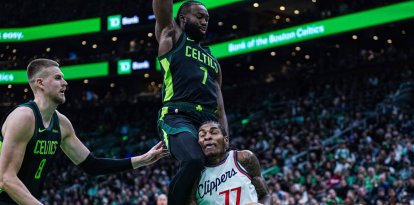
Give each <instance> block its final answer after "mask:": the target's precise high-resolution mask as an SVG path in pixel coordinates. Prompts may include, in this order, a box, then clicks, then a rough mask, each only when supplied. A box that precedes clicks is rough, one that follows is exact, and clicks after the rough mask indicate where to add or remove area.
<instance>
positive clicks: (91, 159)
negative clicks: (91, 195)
mask: <svg viewBox="0 0 414 205" xmlns="http://www.w3.org/2000/svg"><path fill="white" fill-rule="evenodd" d="M78 166H79V167H80V168H82V169H83V171H85V172H86V173H88V174H91V175H103V174H113V173H117V172H122V171H127V170H130V169H132V168H133V167H132V162H131V159H109V158H96V157H95V156H93V155H92V153H90V154H89V155H88V157H87V158H86V159H85V160H84V161H83V162H81V163H80V164H79V165H78Z"/></svg>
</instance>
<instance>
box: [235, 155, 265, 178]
mask: <svg viewBox="0 0 414 205" xmlns="http://www.w3.org/2000/svg"><path fill="white" fill-rule="evenodd" d="M237 160H238V161H239V163H240V164H241V165H242V166H243V167H244V168H245V169H246V171H247V172H248V173H249V174H250V175H251V176H260V164H259V160H258V159H257V157H256V156H255V155H254V153H253V152H251V151H250V150H240V151H237Z"/></svg>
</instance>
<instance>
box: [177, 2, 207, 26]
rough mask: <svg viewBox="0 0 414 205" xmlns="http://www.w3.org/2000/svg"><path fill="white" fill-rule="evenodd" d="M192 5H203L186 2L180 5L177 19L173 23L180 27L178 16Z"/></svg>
mask: <svg viewBox="0 0 414 205" xmlns="http://www.w3.org/2000/svg"><path fill="white" fill-rule="evenodd" d="M192 5H203V6H204V4H203V3H201V2H199V1H192V0H191V1H186V2H185V3H183V4H181V6H180V8H179V9H178V12H177V17H176V18H175V22H177V24H178V25H180V23H181V21H180V15H182V14H185V13H187V12H188V11H187V9H188V7H190V6H192ZM204 7H205V6H204Z"/></svg>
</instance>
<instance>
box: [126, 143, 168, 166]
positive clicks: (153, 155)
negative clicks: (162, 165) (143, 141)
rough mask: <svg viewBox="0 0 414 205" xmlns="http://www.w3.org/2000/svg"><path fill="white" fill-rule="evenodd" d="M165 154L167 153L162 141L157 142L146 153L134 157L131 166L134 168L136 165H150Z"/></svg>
mask: <svg viewBox="0 0 414 205" xmlns="http://www.w3.org/2000/svg"><path fill="white" fill-rule="evenodd" d="M167 155H169V152H168V149H166V147H165V145H164V144H163V143H162V142H158V144H156V145H155V146H154V147H152V148H151V149H150V150H149V151H148V152H147V153H145V154H143V155H140V156H138V157H134V159H133V161H132V166H133V167H134V169H136V168H138V167H142V166H146V165H150V164H152V163H154V162H156V161H158V160H159V159H161V158H163V157H165V156H167Z"/></svg>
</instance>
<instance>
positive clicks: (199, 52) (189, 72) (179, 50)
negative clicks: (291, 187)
mask: <svg viewBox="0 0 414 205" xmlns="http://www.w3.org/2000/svg"><path fill="white" fill-rule="evenodd" d="M158 60H159V61H160V64H161V67H162V70H163V74H164V82H163V88H162V98H163V99H162V100H163V103H167V102H187V103H192V104H196V105H202V106H206V107H210V108H214V109H215V108H217V85H216V83H215V81H216V80H217V78H218V76H219V69H220V68H219V63H218V61H217V59H216V58H214V57H213V56H212V55H211V53H210V50H209V49H208V48H207V47H201V46H200V45H199V44H198V43H197V42H195V41H194V40H191V39H190V38H188V37H187V35H186V34H185V33H184V32H183V34H182V35H181V36H180V39H179V40H178V42H177V43H176V46H175V47H174V48H173V49H172V50H171V51H169V52H168V53H167V54H165V55H163V56H160V57H158Z"/></svg>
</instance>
